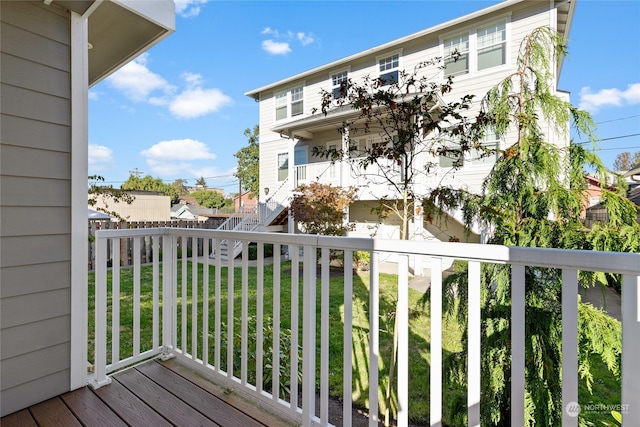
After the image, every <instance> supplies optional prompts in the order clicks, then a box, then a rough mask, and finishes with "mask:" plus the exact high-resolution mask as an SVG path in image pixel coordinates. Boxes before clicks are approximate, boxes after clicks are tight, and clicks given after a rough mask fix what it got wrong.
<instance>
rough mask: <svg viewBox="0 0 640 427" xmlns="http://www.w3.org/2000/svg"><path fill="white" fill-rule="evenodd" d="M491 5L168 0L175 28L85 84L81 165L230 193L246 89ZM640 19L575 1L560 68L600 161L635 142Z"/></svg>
mask: <svg viewBox="0 0 640 427" xmlns="http://www.w3.org/2000/svg"><path fill="white" fill-rule="evenodd" d="M495 3H498V2H497V1H481V0H473V1H471V0H453V1H451V0H449V1H431V0H422V1H419V0H418V1H370V0H362V1H356V0H352V1H212V0H177V1H176V12H177V14H176V32H175V33H174V34H172V35H171V36H169V37H168V38H166V39H165V40H163V41H162V42H160V43H159V44H158V45H156V46H154V47H153V48H151V49H150V50H149V51H148V52H145V53H144V54H143V55H141V56H139V57H138V58H136V59H135V60H134V61H133V62H131V63H129V64H127V65H126V66H125V67H123V68H122V69H121V70H119V71H118V72H116V73H115V74H113V75H112V76H110V77H109V78H107V79H106V80H103V81H102V82H100V83H99V84H97V85H96V86H94V87H93V88H91V90H90V93H89V98H90V101H89V174H99V175H102V176H103V177H104V178H105V180H106V182H108V183H112V184H113V185H114V186H116V187H117V186H119V185H120V184H121V183H122V182H124V181H125V180H126V179H127V178H128V176H129V174H130V171H134V170H137V171H140V172H143V173H144V174H145V175H152V176H154V177H159V178H162V179H163V180H164V181H166V182H169V183H170V182H173V181H175V180H176V179H178V178H182V179H186V180H188V183H189V184H190V185H193V184H195V180H196V179H197V178H198V177H200V176H203V177H205V179H206V181H207V184H208V185H209V186H210V187H222V188H224V190H225V192H227V193H231V192H236V191H237V187H238V181H237V179H236V178H235V177H233V176H232V173H233V172H234V170H235V167H236V164H237V163H236V158H235V157H234V156H233V154H234V153H236V152H237V151H238V150H239V149H240V148H242V147H243V146H245V145H246V143H247V140H246V137H245V136H244V135H243V133H244V130H245V129H247V128H253V126H254V125H255V124H257V123H258V104H257V103H256V102H254V101H253V100H252V99H250V98H248V97H246V96H245V95H244V93H245V92H247V91H249V90H252V89H256V88H258V87H261V86H263V85H266V84H269V83H273V82H275V81H278V80H280V79H283V78H286V77H289V76H291V75H293V74H296V73H299V72H303V71H306V70H308V69H310V68H314V67H317V66H320V65H323V64H325V63H328V62H331V61H334V60H337V59H340V58H342V57H345V56H348V55H351V54H353V53H356V52H360V51H362V50H365V49H368V48H371V47H374V46H377V45H379V44H382V43H385V42H388V41H391V40H394V39H396V38H400V37H403V36H405V35H408V34H411V33H414V32H417V31H420V30H422V29H425V28H429V27H431V26H434V25H437V24H439V23H442V22H445V21H447V20H450V19H454V18H457V17H459V16H462V15H465V14H467V13H471V12H474V11H476V10H480V9H482V8H484V7H487V6H490V5H492V4H495ZM639 26H640V0H625V1H609V0H606V1H603V0H597V1H596V0H579V1H578V5H577V9H576V14H575V17H574V21H573V26H572V29H571V34H570V41H569V57H568V58H567V59H566V60H565V63H564V67H563V70H562V76H561V80H560V89H562V90H566V91H569V92H571V101H572V103H573V104H574V105H578V106H580V107H581V108H583V109H586V110H588V111H589V112H591V113H592V115H593V118H594V120H595V121H596V122H597V123H598V131H597V132H598V136H599V137H600V139H601V142H600V143H599V148H600V150H599V151H598V154H599V155H600V156H601V157H602V159H603V160H604V162H605V164H606V165H607V166H609V167H611V166H612V164H613V160H614V159H615V156H616V155H617V154H618V153H619V152H623V151H629V152H631V153H633V152H635V151H640V27H639ZM629 135H631V136H629ZM575 140H578V141H581V139H580V137H577V136H576V137H575Z"/></svg>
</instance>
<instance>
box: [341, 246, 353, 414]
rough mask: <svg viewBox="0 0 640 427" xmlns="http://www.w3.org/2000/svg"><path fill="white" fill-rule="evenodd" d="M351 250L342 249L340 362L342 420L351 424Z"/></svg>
mask: <svg viewBox="0 0 640 427" xmlns="http://www.w3.org/2000/svg"><path fill="white" fill-rule="evenodd" d="M352 266H353V251H351V250H345V251H344V301H343V304H344V332H343V334H344V356H343V357H344V359H343V363H342V372H343V378H344V380H343V383H344V384H343V389H342V397H343V398H342V420H343V425H344V426H345V427H349V426H351V408H352V404H353V402H352V400H353V398H352V394H353V267H352Z"/></svg>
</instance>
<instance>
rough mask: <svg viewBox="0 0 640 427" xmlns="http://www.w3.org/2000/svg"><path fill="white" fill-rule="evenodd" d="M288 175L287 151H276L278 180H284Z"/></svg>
mask: <svg viewBox="0 0 640 427" xmlns="http://www.w3.org/2000/svg"><path fill="white" fill-rule="evenodd" d="M288 176H289V153H287V152H284V153H278V181H284V180H285V179H287V177H288Z"/></svg>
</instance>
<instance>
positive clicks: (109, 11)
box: [89, 0, 175, 86]
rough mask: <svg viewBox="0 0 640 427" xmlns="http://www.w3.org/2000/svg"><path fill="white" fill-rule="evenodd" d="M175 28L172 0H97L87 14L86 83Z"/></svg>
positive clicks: (101, 77)
mask: <svg viewBox="0 0 640 427" xmlns="http://www.w3.org/2000/svg"><path fill="white" fill-rule="evenodd" d="M174 31H175V5H174V2H173V0H142V1H140V0H107V1H101V2H100V4H99V5H97V7H95V8H94V9H93V11H92V12H91V15H90V16H89V43H90V44H91V49H90V50H89V85H90V86H92V85H95V84H96V83H98V82H100V81H101V80H103V79H104V78H106V77H107V76H109V75H110V74H112V73H113V72H115V71H116V70H117V69H119V68H120V67H122V66H123V65H124V64H126V63H127V62H129V61H131V60H132V59H134V58H135V57H136V56H138V55H140V54H141V53H142V52H144V51H146V50H148V49H149V48H150V47H152V46H153V45H155V44H156V43H158V42H159V41H161V40H162V39H164V38H165V37H167V36H169V35H170V34H172V33H173V32H174Z"/></svg>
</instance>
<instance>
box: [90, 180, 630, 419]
mask: <svg viewBox="0 0 640 427" xmlns="http://www.w3.org/2000/svg"><path fill="white" fill-rule="evenodd" d="M307 172H308V171H307ZM123 239H130V240H131V241H132V242H133V243H132V245H131V247H132V248H133V251H132V258H133V265H132V266H131V267H120V265H119V264H120V263H119V262H117V260H115V259H111V260H110V259H109V258H110V255H109V254H111V253H116V254H118V253H120V251H119V250H118V248H119V245H120V244H121V241H123ZM142 239H151V241H152V245H153V249H152V253H153V262H152V263H151V264H150V265H149V266H144V267H143V266H142V265H141V257H140V250H139V248H140V242H141V240H142ZM223 241H236V242H238V243H239V245H240V246H241V247H242V254H243V255H242V258H241V259H233V258H232V257H229V258H228V259H227V260H224V261H223V260H222V259H221V258H220V257H218V258H215V259H211V258H210V257H209V256H207V254H208V253H212V252H213V253H216V251H217V252H218V253H219V251H220V246H221V244H222V242H223ZM96 244H97V250H96V264H97V265H96V273H95V352H93V353H92V354H90V355H89V359H90V360H91V361H92V363H93V365H94V367H95V370H94V375H93V378H92V384H93V385H94V386H95V387H98V388H99V389H100V387H105V388H108V387H113V385H109V383H110V382H111V380H110V375H112V374H113V373H114V372H116V371H118V370H120V369H122V368H123V367H125V366H129V365H131V364H134V363H139V362H141V361H143V360H146V359H149V358H162V359H168V358H175V359H177V360H179V361H180V362H181V363H182V364H186V365H187V366H189V367H191V368H193V369H194V370H197V371H198V372H200V373H204V374H206V375H207V376H208V377H209V378H211V379H212V380H214V381H215V382H216V383H218V384H219V385H221V386H222V387H225V388H226V390H229V393H233V394H236V393H237V394H238V395H242V396H244V398H246V399H249V400H250V401H253V402H255V405H256V406H260V407H263V408H268V409H269V410H270V411H273V412H274V413H276V414H278V415H279V416H282V417H283V418H284V419H287V420H289V421H290V422H291V423H293V424H297V425H303V426H330V425H343V426H351V425H352V421H353V420H352V414H353V412H352V409H353V407H352V397H353V398H355V397H356V395H358V394H362V393H365V395H366V398H365V399H364V400H365V401H366V402H367V409H366V411H367V413H368V416H369V425H370V426H377V425H378V422H379V421H380V420H381V419H382V414H379V413H378V407H379V404H380V403H381V399H382V397H381V396H384V393H383V391H384V390H383V389H382V384H383V383H384V381H383V379H382V378H381V376H382V375H384V372H386V370H387V368H386V367H385V368H384V369H383V366H386V363H387V362H386V361H385V360H382V357H381V348H380V336H381V334H383V333H385V331H384V330H383V329H384V328H383V326H382V324H381V321H382V319H384V318H385V317H386V316H387V315H388V313H386V312H383V311H382V310H381V307H382V306H383V304H382V299H381V293H380V283H381V277H382V274H381V269H382V268H383V267H384V266H383V264H381V262H380V260H381V259H383V258H384V257H385V256H386V255H388V254H389V253H392V254H394V255H395V257H396V258H397V259H398V260H399V262H398V264H397V265H396V266H395V271H396V272H397V289H396V293H395V295H392V296H391V298H393V299H397V304H398V305H397V311H396V316H397V320H396V321H397V323H396V324H397V328H398V355H397V367H398V368H397V376H396V378H397V380H396V381H397V382H396V383H395V384H394V385H393V388H394V390H395V391H394V393H395V395H396V398H397V404H398V411H397V424H398V425H399V426H407V425H408V424H409V419H410V417H411V411H412V408H413V405H414V403H415V402H411V401H409V387H410V386H411V382H412V381H420V379H419V378H409V370H408V368H409V363H410V359H411V354H412V353H415V352H416V351H418V349H414V348H410V347H409V342H410V335H411V334H412V331H411V326H410V317H409V313H410V312H412V311H415V307H413V306H412V305H411V304H410V302H409V296H410V289H409V286H408V284H409V278H410V275H409V269H408V266H409V263H410V259H411V258H414V257H422V258H427V259H429V261H430V262H429V263H428V265H429V266H430V267H429V272H428V273H429V275H430V280H431V281H430V303H429V307H430V309H429V310H428V313H427V311H425V314H424V315H426V316H429V321H430V328H431V334H430V336H431V338H430V343H429V344H428V345H429V346H430V358H429V360H423V359H421V360H422V362H423V363H424V364H425V366H426V365H428V366H429V367H428V372H429V375H428V377H429V379H428V380H426V379H425V381H428V383H429V396H430V397H429V405H430V412H429V423H430V425H432V426H437V425H441V422H442V408H443V365H442V361H443V351H444V350H443V347H444V346H446V344H443V342H442V329H443V325H444V320H443V306H442V292H443V287H442V283H443V277H444V276H445V274H446V272H444V271H443V270H444V269H445V268H444V267H443V265H444V264H445V263H448V262H450V261H451V260H452V259H457V260H462V261H467V262H468V266H469V267H468V271H469V273H468V283H469V287H468V307H469V310H468V324H469V325H470V327H469V329H468V331H467V334H468V342H469V344H468V347H467V348H466V349H465V351H466V353H467V357H468V364H467V370H466V376H467V384H468V387H467V391H466V393H467V399H466V400H467V405H466V410H467V411H468V419H469V425H479V424H480V421H479V420H480V396H481V388H480V387H481V384H480V377H481V372H480V360H481V359H480V357H481V345H482V340H481V307H480V292H481V274H480V273H481V265H483V264H502V265H504V264H506V265H509V266H511V268H510V274H511V298H512V301H513V302H512V306H511V309H510V310H511V314H510V322H511V344H510V348H511V358H512V364H511V377H510V379H511V384H510V390H511V403H510V405H511V413H510V417H511V419H510V423H511V425H514V426H516V425H523V424H524V413H525V407H524V405H525V387H526V383H525V363H526V362H525V293H524V286H525V269H526V268H527V267H532V266H537V267H545V268H554V269H560V270H561V271H562V303H561V310H562V342H563V345H562V366H561V369H562V407H563V408H566V407H567V405H568V404H570V403H571V402H578V311H577V310H578V290H579V287H580V284H579V282H578V271H606V272H611V273H616V274H620V275H621V276H622V350H623V353H622V394H621V399H622V400H621V402H622V406H621V407H622V408H624V414H623V422H624V425H625V426H636V425H640V405H639V404H638V402H640V382H639V381H638V378H640V364H638V363H637V359H638V356H639V355H640V311H639V310H640V304H639V301H640V255H638V254H626V253H604V252H592V251H567V250H555V249H537V248H514V247H504V246H496V245H476V244H464V243H426V242H417V241H397V240H382V239H363V238H348V237H324V236H313V235H299V234H297V235H296V234H278V233H250V232H234V231H218V230H193V229H176V228H160V229H141V230H105V231H98V232H97V233H96ZM250 244H254V245H256V249H255V251H256V254H257V255H256V258H257V259H256V260H255V261H252V262H251V261H249V256H248V254H249V247H250ZM271 245H273V259H272V260H270V262H269V263H268V264H267V263H266V262H265V261H264V260H263V259H264V254H265V250H266V248H267V246H271ZM189 247H190V248H192V250H191V251H190V250H188V248H189ZM283 247H288V249H289V250H288V253H289V254H291V259H290V260H287V261H286V262H285V260H284V259H283V258H282V257H281V255H280V254H281V252H283V251H282V248H283ZM197 248H203V249H202V253H201V254H198V249H197ZM336 251H337V252H339V253H340V254H341V256H342V258H343V265H346V266H348V267H347V268H340V269H338V273H337V274H338V275H339V277H340V279H341V283H343V286H341V288H340V293H339V294H337V293H334V291H335V288H334V291H331V289H332V288H331V280H332V278H334V277H335V275H336V267H335V263H330V254H332V253H333V254H334V255H335V253H336ZM356 252H358V253H361V252H366V253H368V254H369V255H370V271H369V272H368V273H367V274H363V275H360V274H357V273H354V270H353V268H352V267H351V266H352V265H353V264H352V260H353V257H354V254H355V253H356ZM332 265H333V267H332ZM110 266H112V267H110ZM284 266H286V267H284ZM143 269H144V274H143ZM125 272H126V274H128V275H130V276H132V283H133V284H132V290H131V291H130V294H128V295H129V296H131V298H132V299H133V300H132V305H131V307H132V308H131V309H130V310H131V311H132V313H130V316H131V319H133V321H132V323H133V324H131V325H122V324H120V319H121V318H122V317H121V306H122V304H123V303H124V302H123V301H125V300H126V298H129V296H127V297H126V298H125V297H123V294H122V293H123V292H124V289H122V283H123V282H122V277H123V275H124V274H125ZM267 272H268V273H267ZM250 278H252V279H250ZM285 282H286V283H288V285H287V288H286V289H287V290H288V291H287V292H284V291H283V289H284V287H283V288H281V284H284V283H285ZM267 284H269V285H268V286H267ZM411 292H413V291H411ZM387 297H388V296H387ZM336 299H339V301H337V302H336ZM336 303H337V306H338V307H340V308H339V312H330V306H334V307H335V306H336ZM359 311H360V312H362V311H364V313H366V315H365V317H366V322H365V323H364V324H363V323H361V322H360V321H358V322H355V321H354V319H355V318H356V316H355V313H357V312H359ZM143 313H144V314H143ZM285 313H286V314H285ZM285 325H287V326H286V327H285ZM125 329H128V330H130V331H129V332H127V334H128V335H126V337H125V336H123V334H124V332H122V331H123V330H125ZM333 334H339V335H341V336H342V339H341V344H340V346H339V347H340V348H332V347H331V345H335V340H330V336H333ZM361 334H365V338H366V342H367V343H368V344H367V346H366V348H359V347H355V346H354V344H355V342H356V341H355V340H354V337H355V336H357V335H361ZM230 337H233V338H231V339H230ZM124 340H127V341H129V342H130V345H131V348H130V350H128V351H127V352H126V353H125V352H124V351H121V348H122V347H121V344H122V343H123V341H124ZM261 343H263V344H264V345H261ZM283 343H286V344H283ZM330 343H332V344H331V345H330ZM108 344H109V345H108ZM344 349H347V350H346V351H345V350H344ZM335 352H339V354H341V361H340V364H341V365H342V366H346V367H351V366H354V363H356V361H362V360H363V358H364V360H365V363H366V366H367V367H368V369H365V372H367V373H366V374H362V373H361V372H363V371H357V370H355V369H354V370H352V369H344V370H341V371H342V374H341V377H340V378H335V375H336V374H335V372H334V370H333V366H331V365H330V355H331V354H334V353H335ZM356 353H357V354H356ZM411 363H413V362H411ZM555 369H560V366H557V367H555ZM354 371H355V372H356V374H354ZM357 372H360V373H357ZM336 382H338V383H340V384H341V390H342V393H341V394H342V396H344V399H343V400H342V405H343V408H342V415H341V420H339V421H338V420H336V419H330V411H329V402H330V396H329V389H330V387H335V383H336ZM330 383H331V384H330ZM363 384H364V385H367V384H368V386H363ZM296 391H299V393H298V392H296ZM367 394H368V395H367ZM562 425H563V426H577V425H578V418H577V417H575V413H573V412H571V411H564V413H563V415H562Z"/></svg>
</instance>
